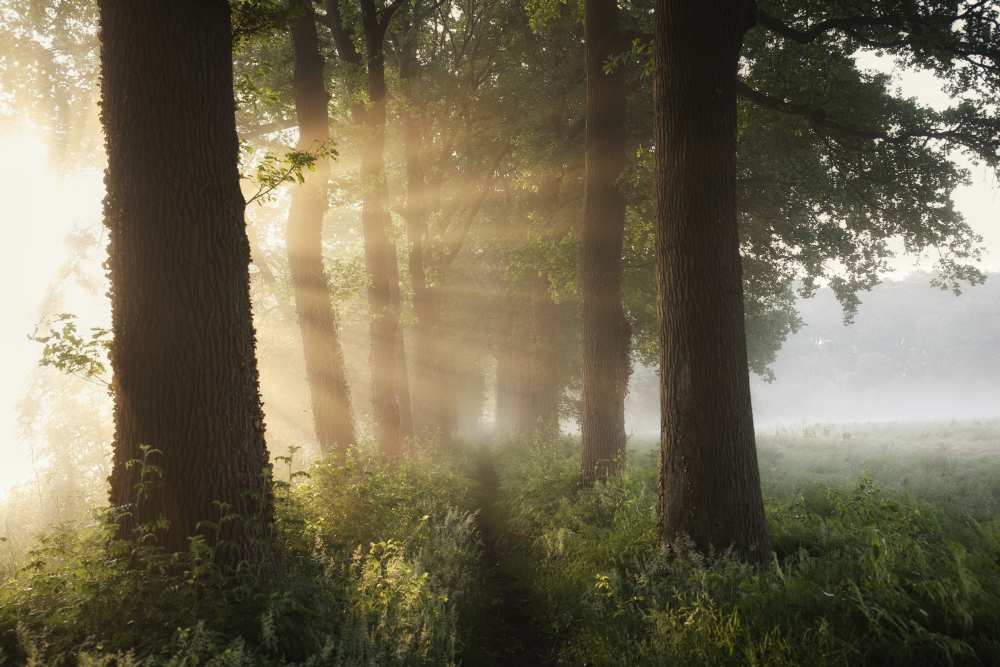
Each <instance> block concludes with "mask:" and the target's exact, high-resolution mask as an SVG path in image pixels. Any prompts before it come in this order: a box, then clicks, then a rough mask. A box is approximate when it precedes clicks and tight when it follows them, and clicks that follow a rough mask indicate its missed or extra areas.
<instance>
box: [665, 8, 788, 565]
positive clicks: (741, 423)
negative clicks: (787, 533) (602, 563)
mask: <svg viewBox="0 0 1000 667" xmlns="http://www.w3.org/2000/svg"><path fill="white" fill-rule="evenodd" d="M752 11H753V3H752V1H751V0H740V1H733V0H704V1H702V2H697V3H695V2H688V1H687V0H658V1H657V4H656V50H655V56H656V73H655V91H656V92H655V102H654V105H655V110H656V140H657V151H656V157H657V165H656V170H657V196H658V209H657V218H658V220H657V240H656V259H657V284H658V294H659V299H658V304H657V306H658V314H659V320H660V350H661V351H660V355H661V356H660V368H661V375H660V377H661V379H660V383H661V405H662V417H661V419H662V423H661V449H662V464H661V473H660V474H661V480H660V482H661V517H660V519H661V530H662V535H663V539H664V540H665V542H666V543H667V544H668V545H673V544H676V543H677V542H678V541H679V540H683V539H689V540H690V541H691V542H692V543H693V545H694V546H695V547H696V548H697V549H699V550H701V551H704V552H709V551H715V552H716V553H718V552H721V551H724V550H726V549H730V548H732V549H734V551H735V553H737V554H738V555H740V556H741V557H743V558H745V559H748V560H750V561H757V562H761V561H764V560H767V559H768V558H769V557H770V553H771V544H770V539H769V537H768V533H767V525H766V523H765V520H764V506H763V501H762V497H761V489H760V475H759V472H758V466H757V452H756V445H755V440H754V427H753V413H752V409H751V404H750V381H749V373H748V369H747V354H746V338H745V332H744V326H745V325H744V319H743V280H742V269H741V260H740V240H739V229H738V225H737V214H736V194H735V193H736V82H737V72H738V65H739V55H740V49H741V46H742V39H743V35H744V33H745V32H746V30H747V29H749V28H750V26H751V25H752V23H753V14H752Z"/></svg>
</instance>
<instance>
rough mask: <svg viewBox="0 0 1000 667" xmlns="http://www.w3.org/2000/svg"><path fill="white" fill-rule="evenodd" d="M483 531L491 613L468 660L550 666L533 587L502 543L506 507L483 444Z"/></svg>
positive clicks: (477, 665) (489, 665)
mask: <svg viewBox="0 0 1000 667" xmlns="http://www.w3.org/2000/svg"><path fill="white" fill-rule="evenodd" d="M477 472H478V475H477V476H478V479H479V494H480V497H479V507H480V508H481V509H480V513H479V532H480V535H481V537H482V540H483V558H484V560H485V563H484V565H485V570H486V573H487V578H488V579H487V581H484V582H482V583H483V588H484V590H485V591H486V593H487V603H488V604H487V605H486V608H485V609H484V615H485V617H484V618H482V619H480V620H479V625H480V627H479V629H478V633H477V634H478V636H479V639H480V642H479V646H476V647H470V649H471V650H469V651H467V652H466V656H465V660H464V661H463V662H464V663H465V664H466V665H469V666H470V667H493V666H498V667H499V666H504V667H506V666H510V667H545V666H546V665H549V664H551V662H550V661H549V660H547V658H546V657H547V656H549V655H550V654H551V648H552V647H551V639H550V638H548V637H546V636H545V634H544V632H543V628H542V627H541V625H540V624H539V623H538V621H537V620H536V619H535V618H534V617H533V615H532V614H531V600H530V597H529V594H528V591H527V590H526V589H525V588H524V587H523V586H521V585H520V584H519V583H518V582H517V580H516V579H515V578H514V577H513V575H512V573H511V572H510V565H509V563H507V562H506V560H507V559H505V557H504V554H503V549H502V547H501V544H500V540H501V534H502V517H501V509H500V508H499V507H498V505H497V496H498V490H499V489H498V485H499V480H498V479H497V471H496V467H495V465H494V463H493V453H492V451H490V450H489V449H488V448H485V447H484V448H483V450H482V451H481V452H480V455H479V462H478V471H477Z"/></svg>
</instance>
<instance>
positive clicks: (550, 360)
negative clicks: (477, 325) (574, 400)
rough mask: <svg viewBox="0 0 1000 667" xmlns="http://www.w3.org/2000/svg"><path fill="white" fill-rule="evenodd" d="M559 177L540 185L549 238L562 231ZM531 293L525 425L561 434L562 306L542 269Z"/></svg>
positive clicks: (539, 211)
mask: <svg viewBox="0 0 1000 667" xmlns="http://www.w3.org/2000/svg"><path fill="white" fill-rule="evenodd" d="M561 180H562V179H561V177H560V176H548V177H546V178H543V179H542V181H541V184H540V186H539V191H538V201H537V204H536V206H535V212H536V214H537V216H538V218H539V219H540V220H541V221H542V223H543V224H544V225H545V229H544V230H543V232H542V235H543V236H544V237H546V238H547V239H549V240H552V239H556V238H558V237H559V236H561V234H560V230H559V225H557V224H556V223H557V220H556V215H557V212H558V210H559V197H560V190H561V187H562V183H561ZM529 290H530V296H531V311H530V313H529V315H528V317H530V319H531V325H530V327H529V329H530V332H531V340H530V341H529V345H530V352H529V354H530V357H531V358H530V360H529V362H528V364H527V370H528V374H529V377H528V378H527V381H528V384H529V388H528V391H527V394H528V395H529V396H530V402H528V403H525V404H524V405H525V410H526V412H525V414H524V415H522V417H521V419H522V428H523V429H526V430H529V431H531V432H534V433H541V434H545V435H548V436H552V435H558V433H559V404H560V398H561V396H562V388H563V383H562V373H561V371H562V367H561V364H560V355H559V346H560V344H561V343H562V341H561V340H560V339H559V336H558V331H559V329H560V319H561V318H560V313H559V305H558V304H557V303H556V302H555V300H554V299H553V298H552V288H551V285H550V284H549V278H548V276H547V275H545V273H544V272H543V271H539V272H538V273H537V274H536V275H534V276H532V279H531V284H530V286H529Z"/></svg>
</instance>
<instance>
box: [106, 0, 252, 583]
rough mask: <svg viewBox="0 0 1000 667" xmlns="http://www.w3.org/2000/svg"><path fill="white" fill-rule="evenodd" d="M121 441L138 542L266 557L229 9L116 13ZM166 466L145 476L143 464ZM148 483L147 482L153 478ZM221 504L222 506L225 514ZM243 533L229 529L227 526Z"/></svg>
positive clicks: (188, 6)
mask: <svg viewBox="0 0 1000 667" xmlns="http://www.w3.org/2000/svg"><path fill="white" fill-rule="evenodd" d="M99 9H100V18H101V25H100V40H101V75H102V82H103V86H102V121H103V124H104V130H105V137H106V139H105V142H106V149H107V155H108V169H107V175H106V179H105V180H106V185H107V196H106V198H105V203H104V206H105V224H106V225H107V229H108V234H109V244H108V253H109V258H108V271H109V277H110V280H111V306H112V327H113V332H114V345H113V348H112V351H111V363H112V368H113V371H114V382H113V393H114V404H115V408H114V415H115V439H114V461H113V470H112V474H111V493H110V500H111V503H112V504H113V505H125V504H131V505H132V511H131V513H130V515H129V516H127V517H126V518H125V519H124V520H123V523H122V525H121V534H122V536H123V537H126V538H132V537H134V536H135V531H136V530H137V529H138V528H139V527H141V526H143V525H149V524H151V523H152V522H154V521H156V520H158V519H160V518H163V519H165V520H166V522H167V528H166V529H165V530H164V531H162V533H160V543H161V544H162V545H163V546H164V547H165V548H167V549H168V550H171V551H184V550H186V549H187V548H188V538H189V537H191V536H195V535H204V536H205V537H206V538H207V539H209V541H212V540H213V539H214V538H215V537H216V534H215V531H214V530H213V529H212V528H211V526H209V525H208V524H206V523H204V522H214V523H215V524H217V525H219V524H221V525H220V531H219V533H218V537H219V538H221V539H223V540H226V541H227V543H228V544H231V545H232V547H231V548H226V549H223V553H222V554H220V559H224V560H225V562H228V563H231V564H232V563H235V562H236V561H239V560H251V561H253V560H254V559H255V558H256V557H257V556H261V555H263V554H266V550H267V541H268V540H267V534H268V532H269V529H270V523H271V516H272V501H271V490H270V475H269V467H268V454H267V448H266V446H265V442H264V421H263V411H262V408H261V402H260V396H259V393H258V377H257V362H256V358H255V334H254V328H253V322H252V317H251V306H250V291H249V275H248V265H249V262H250V247H249V243H248V241H247V235H246V230H245V226H244V220H243V213H244V206H245V205H244V202H243V198H242V195H241V193H240V185H239V172H238V168H237V158H238V143H237V138H236V126H235V118H234V113H235V105H234V101H233V73H232V41H231V27H230V14H229V4H228V3H227V2H224V1H222V0H198V1H195V0H169V1H168V0H147V1H146V2H142V3H136V2H120V1H118V0H102V1H101V2H100V3H99ZM143 447H150V448H153V449H154V450H157V452H159V453H153V452H152V451H150V452H149V454H148V458H147V459H146V461H147V463H149V464H153V465H155V466H158V467H159V469H160V470H161V473H162V474H156V471H155V470H154V469H153V468H152V467H150V466H137V465H134V464H132V463H131V462H132V461H134V460H138V459H143V458H144V451H143ZM144 473H145V475H146V477H145V479H143V474H144ZM216 503H223V504H224V505H223V506H222V507H220V506H217V505H216ZM230 514H231V515H235V517H236V519H235V520H227V521H224V522H223V521H221V518H222V515H230Z"/></svg>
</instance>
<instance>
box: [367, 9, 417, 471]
mask: <svg viewBox="0 0 1000 667" xmlns="http://www.w3.org/2000/svg"><path fill="white" fill-rule="evenodd" d="M361 8H362V23H363V28H364V41H365V52H366V57H367V65H368V106H367V108H366V109H365V111H364V116H365V125H366V132H367V133H368V136H367V137H366V140H365V141H364V142H363V144H362V150H361V183H362V188H363V190H364V195H363V202H362V211H361V226H362V229H363V232H364V237H365V262H366V264H367V268H368V274H369V287H368V303H369V309H370V310H371V339H372V341H371V344H372V348H371V369H372V394H373V396H372V403H373V408H374V418H375V435H376V439H377V440H378V443H379V447H380V448H381V450H382V452H383V453H385V454H386V455H389V456H398V455H399V454H401V453H402V437H403V435H404V432H403V428H404V427H405V426H407V424H406V423H405V422H406V421H407V419H406V418H407V416H408V415H410V411H409V406H402V405H401V404H402V401H403V394H404V393H405V394H407V397H408V393H409V392H408V391H405V392H404V391H402V383H403V382H405V381H407V374H406V372H405V369H403V368H401V365H402V361H403V359H402V356H403V355H402V349H403V347H402V329H401V326H400V291H399V265H398V262H397V258H396V244H395V242H394V241H393V239H392V234H391V229H390V223H391V221H390V219H389V213H388V211H387V209H386V200H387V188H386V175H385V157H384V153H385V129H386V83H385V54H384V41H383V40H384V37H385V28H384V26H383V25H382V22H381V21H380V19H379V14H378V12H377V11H376V8H375V3H374V2H373V0H362V2H361Z"/></svg>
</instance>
